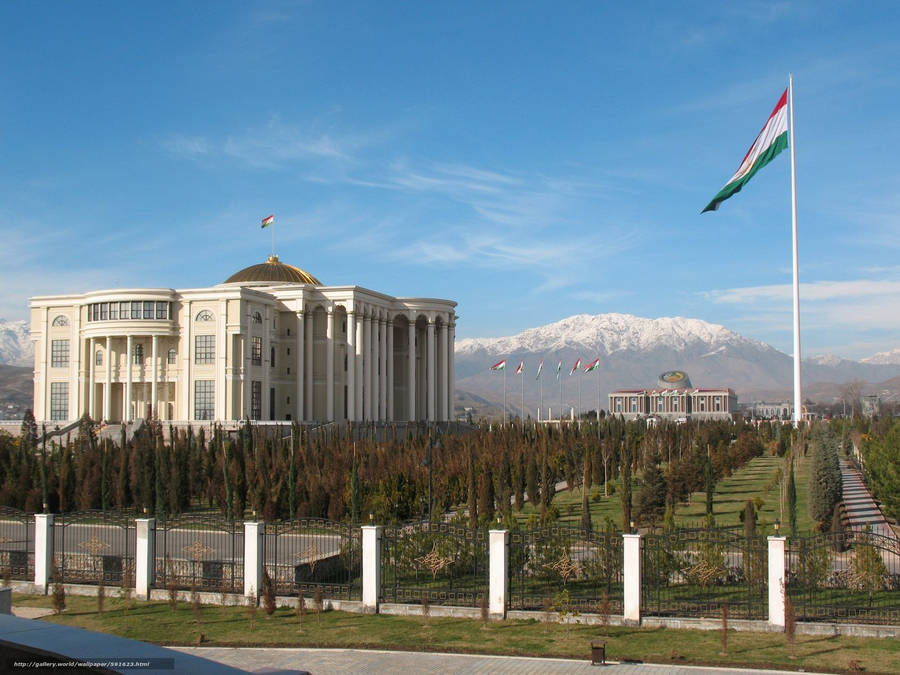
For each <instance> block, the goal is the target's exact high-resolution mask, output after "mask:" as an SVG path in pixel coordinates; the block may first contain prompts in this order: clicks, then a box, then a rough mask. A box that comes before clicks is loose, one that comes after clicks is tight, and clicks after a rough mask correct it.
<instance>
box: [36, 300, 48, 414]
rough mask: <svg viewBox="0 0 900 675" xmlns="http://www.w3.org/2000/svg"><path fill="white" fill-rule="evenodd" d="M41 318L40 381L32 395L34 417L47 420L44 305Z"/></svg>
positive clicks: (45, 313) (46, 355)
mask: <svg viewBox="0 0 900 675" xmlns="http://www.w3.org/2000/svg"><path fill="white" fill-rule="evenodd" d="M42 314H43V318H42V319H41V326H42V328H43V332H42V335H41V339H42V340H43V343H42V344H41V354H40V360H41V372H40V382H39V383H38V384H37V386H36V387H35V389H36V390H37V391H35V395H34V408H35V409H34V417H35V419H38V420H49V419H50V402H49V400H48V399H49V395H50V393H49V392H50V384H49V383H50V373H49V372H48V371H47V368H48V366H49V365H50V363H51V361H50V318H49V317H50V309H49V308H48V307H44V309H43V310H42ZM34 359H35V361H37V360H38V354H37V345H35V355H34Z"/></svg>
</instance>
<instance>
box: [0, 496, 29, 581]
mask: <svg viewBox="0 0 900 675" xmlns="http://www.w3.org/2000/svg"><path fill="white" fill-rule="evenodd" d="M0 575H2V576H3V577H8V578H9V579H19V580H25V581H33V580H34V514H32V513H26V512H25V511H19V510H18V509H14V508H11V507H9V506H0Z"/></svg>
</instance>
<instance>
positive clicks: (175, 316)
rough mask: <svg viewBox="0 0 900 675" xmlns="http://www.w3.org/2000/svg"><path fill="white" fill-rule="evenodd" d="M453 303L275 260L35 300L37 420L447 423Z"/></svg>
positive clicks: (450, 408)
mask: <svg viewBox="0 0 900 675" xmlns="http://www.w3.org/2000/svg"><path fill="white" fill-rule="evenodd" d="M455 307H456V303H455V302H453V301H451V300H438V299H432V298H394V297H391V296H388V295H385V294H383V293H377V292H375V291H371V290H368V289H365V288H360V287H359V286H323V285H322V284H321V283H320V282H319V280H318V279H316V278H315V277H313V276H311V275H309V274H307V273H306V272H304V271H303V270H301V269H299V268H297V267H294V266H292V265H287V264H285V263H283V262H281V261H279V260H278V257H277V256H274V255H273V256H271V257H270V258H269V259H268V260H266V262H264V263H262V264H259V265H252V266H250V267H247V268H245V269H243V270H241V271H239V272H237V273H235V274H233V275H231V276H230V277H229V278H228V279H226V280H225V282H224V283H221V284H219V285H217V286H213V287H211V288H197V289H187V290H174V289H170V288H139V289H117V290H103V291H92V292H89V293H84V294H81V295H53V296H41V297H34V298H32V299H31V337H32V341H33V342H34V353H35V357H34V415H35V418H36V419H37V420H46V421H52V422H54V423H55V424H60V425H61V424H62V423H64V422H69V421H73V420H77V419H78V418H79V417H81V415H82V414H83V413H88V414H89V415H90V416H91V418H93V419H95V420H104V421H107V422H122V421H131V420H134V419H136V418H147V417H149V416H150V415H151V414H152V415H153V416H155V417H157V418H159V419H160V420H171V421H176V422H192V421H212V420H215V421H222V422H233V421H238V420H244V419H251V420H298V421H304V422H313V421H318V422H322V421H342V420H349V421H446V420H449V419H451V417H452V413H453V400H454V398H455V383H454V378H453V367H454V363H453V346H454V334H455V325H456V314H455V311H454V309H455Z"/></svg>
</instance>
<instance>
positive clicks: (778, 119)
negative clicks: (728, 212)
mask: <svg viewBox="0 0 900 675" xmlns="http://www.w3.org/2000/svg"><path fill="white" fill-rule="evenodd" d="M787 94H788V92H787V89H785V90H784V93H783V94H782V95H781V98H780V99H778V103H776V104H775V109H774V110H773V111H772V114H771V115H769V119H768V120H767V121H766V123H765V125H764V126H763V128H762V131H760V132H759V136H757V137H756V140H755V141H753V145H751V146H750V149H749V150H748V151H747V154H746V155H744V161H743V162H741V165H740V166H739V167H738V170H737V173H735V174H734V175H733V176H732V177H731V180H729V181H728V183H726V184H725V187H723V188H722V189H721V190H719V194H717V195H716V196H715V197H713V199H712V201H711V202H710V203H709V204H707V205H706V208H705V209H703V211H701V213H706V212H707V211H716V210H717V209H718V208H719V204H721V203H722V202H724V201H725V200H726V199H728V198H729V197H731V196H732V195H734V194H736V193H738V192H740V191H741V188H742V187H744V186H745V185H746V184H747V182H748V181H749V180H750V179H751V178H753V176H755V175H756V172H757V171H759V170H760V169H761V168H763V167H764V166H765V165H766V164H768V163H769V162H771V161H772V160H773V159H775V156H776V155H777V154H778V153H779V152H781V151H782V150H784V149H785V148H786V147H787V146H788V119H787V117H788V116H787V114H788V106H787Z"/></svg>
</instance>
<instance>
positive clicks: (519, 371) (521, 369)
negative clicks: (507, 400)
mask: <svg viewBox="0 0 900 675" xmlns="http://www.w3.org/2000/svg"><path fill="white" fill-rule="evenodd" d="M524 372H525V362H524V361H519V365H518V366H517V367H516V375H521V374H522V373H524Z"/></svg>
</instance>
